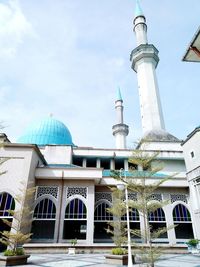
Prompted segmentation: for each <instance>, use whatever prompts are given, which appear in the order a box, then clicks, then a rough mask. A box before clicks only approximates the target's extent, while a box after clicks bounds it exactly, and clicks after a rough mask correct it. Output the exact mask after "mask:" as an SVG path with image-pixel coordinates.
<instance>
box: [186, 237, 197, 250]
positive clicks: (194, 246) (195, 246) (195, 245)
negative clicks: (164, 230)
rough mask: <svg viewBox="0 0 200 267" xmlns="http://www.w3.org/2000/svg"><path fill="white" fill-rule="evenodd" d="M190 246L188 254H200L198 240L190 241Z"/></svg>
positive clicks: (188, 243)
mask: <svg viewBox="0 0 200 267" xmlns="http://www.w3.org/2000/svg"><path fill="white" fill-rule="evenodd" d="M186 244H187V245H188V252H190V253H192V254H196V253H199V247H198V245H199V240H198V239H190V240H189V241H188V242H187V243H186Z"/></svg>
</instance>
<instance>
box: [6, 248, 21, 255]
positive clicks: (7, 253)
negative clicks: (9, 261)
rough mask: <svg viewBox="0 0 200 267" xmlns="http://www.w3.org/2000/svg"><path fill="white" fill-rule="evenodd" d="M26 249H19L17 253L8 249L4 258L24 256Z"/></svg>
mask: <svg viewBox="0 0 200 267" xmlns="http://www.w3.org/2000/svg"><path fill="white" fill-rule="evenodd" d="M24 254H25V253H24V249H23V248H17V249H16V251H13V250H12V249H7V250H5V251H4V253H3V255H4V256H17V255H24Z"/></svg>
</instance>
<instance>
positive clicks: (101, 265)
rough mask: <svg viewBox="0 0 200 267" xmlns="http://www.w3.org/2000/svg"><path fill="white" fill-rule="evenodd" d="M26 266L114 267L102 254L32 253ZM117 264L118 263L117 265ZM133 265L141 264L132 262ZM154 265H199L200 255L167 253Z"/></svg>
mask: <svg viewBox="0 0 200 267" xmlns="http://www.w3.org/2000/svg"><path fill="white" fill-rule="evenodd" d="M20 266H21V267H22V266H24V267H25V266H26V267H81V266H83V267H84V266H85V267H87V266H90V267H115V266H117V265H110V264H106V263H105V258H104V255H103V254H77V255H75V256H69V255H67V254H34V255H31V257H30V258H29V260H28V264H26V265H20ZM118 266H119V265H118ZM133 266H134V267H139V266H141V265H139V264H134V265H133ZM155 267H200V255H191V254H167V255H164V256H163V257H162V258H161V259H160V260H159V261H158V262H157V263H156V264H155Z"/></svg>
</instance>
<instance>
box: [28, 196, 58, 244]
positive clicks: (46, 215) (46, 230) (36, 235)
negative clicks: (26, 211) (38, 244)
mask: <svg viewBox="0 0 200 267" xmlns="http://www.w3.org/2000/svg"><path fill="white" fill-rule="evenodd" d="M55 220H56V206H55V204H54V203H53V201H52V200H51V199H49V198H45V199H43V200H41V201H40V202H39V203H38V204H37V206H36V207H35V210H34V215H33V223H32V230H31V232H32V233H33V236H32V239H47V240H48V239H53V238H54V229H55Z"/></svg>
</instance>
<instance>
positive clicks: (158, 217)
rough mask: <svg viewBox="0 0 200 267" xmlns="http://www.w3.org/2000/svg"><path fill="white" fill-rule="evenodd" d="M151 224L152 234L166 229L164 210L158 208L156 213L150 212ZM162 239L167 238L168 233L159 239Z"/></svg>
mask: <svg viewBox="0 0 200 267" xmlns="http://www.w3.org/2000/svg"><path fill="white" fill-rule="evenodd" d="M149 224H150V230H151V232H154V231H157V230H158V229H160V228H161V229H162V228H165V227H166V218H165V213H164V210H163V209H162V208H158V209H156V210H155V211H152V212H149ZM160 238H167V231H166V232H165V233H163V234H162V235H160V236H159V239H160Z"/></svg>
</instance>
